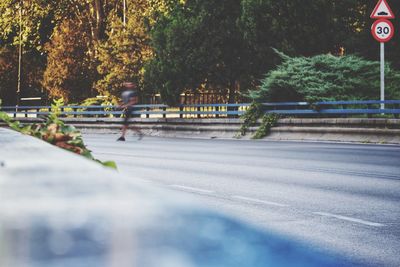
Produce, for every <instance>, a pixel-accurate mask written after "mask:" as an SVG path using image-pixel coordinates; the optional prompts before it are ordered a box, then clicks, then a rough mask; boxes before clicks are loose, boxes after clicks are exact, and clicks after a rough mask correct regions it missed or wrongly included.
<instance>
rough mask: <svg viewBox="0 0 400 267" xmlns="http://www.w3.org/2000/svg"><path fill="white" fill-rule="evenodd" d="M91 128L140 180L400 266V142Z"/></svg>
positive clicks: (301, 237)
mask: <svg viewBox="0 0 400 267" xmlns="http://www.w3.org/2000/svg"><path fill="white" fill-rule="evenodd" d="M116 138H117V136H116V135H111V134H103V135H102V134H86V135H84V140H85V142H86V143H87V144H88V146H89V148H90V149H91V150H93V152H94V155H95V156H96V157H97V158H99V159H102V160H115V161H116V162H117V165H118V168H119V171H120V172H121V173H124V174H125V175H127V176H129V177H131V178H132V179H144V180H145V181H148V182H149V183H153V184H154V185H155V186H161V187H165V188H168V189H170V190H176V191H181V192H185V193H187V194H191V195H192V196H193V197H195V198H197V199H198V200H199V201H201V202H202V203H203V204H204V205H206V206H208V207H210V208H212V209H216V210H218V211H220V212H224V213H226V214H229V215H234V216H235V217H237V218H239V219H241V220H243V221H246V222H248V223H250V224H253V225H256V226H258V227H261V228H264V229H269V230H273V231H276V232H278V233H281V234H283V235H286V236H288V237H290V238H292V239H295V240H298V241H301V242H304V243H306V244H309V245H311V246H312V247H316V248H319V249H323V250H327V251H330V252H334V253H338V254H340V255H343V256H344V257H346V258H350V259H352V260H355V261H357V262H360V263H361V265H365V266H394V267H395V266H396V267H398V266H400V205H399V204H400V203H399V201H400V146H383V145H382V146H381V145H356V144H333V143H310V142H304V143H301V142H266V141H239V140H217V139H213V140H200V139H169V138H153V137H145V138H144V139H142V140H140V141H139V140H137V138H136V137H133V136H128V138H127V141H126V142H116V141H115V140H116Z"/></svg>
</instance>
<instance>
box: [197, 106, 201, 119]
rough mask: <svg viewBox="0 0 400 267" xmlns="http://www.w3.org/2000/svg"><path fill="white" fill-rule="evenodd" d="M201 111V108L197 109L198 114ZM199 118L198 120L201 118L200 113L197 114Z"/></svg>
mask: <svg viewBox="0 0 400 267" xmlns="http://www.w3.org/2000/svg"><path fill="white" fill-rule="evenodd" d="M200 111H201V108H200V107H197V112H200ZM197 118H198V119H200V118H201V114H200V113H198V114H197Z"/></svg>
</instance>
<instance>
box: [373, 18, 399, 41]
mask: <svg viewBox="0 0 400 267" xmlns="http://www.w3.org/2000/svg"><path fill="white" fill-rule="evenodd" d="M371 33H372V36H373V37H374V38H375V40H377V41H378V42H381V43H386V42H388V41H390V39H392V37H393V35H394V26H393V24H392V23H391V22H390V21H389V20H387V19H380V20H377V21H375V22H374V24H372V28H371Z"/></svg>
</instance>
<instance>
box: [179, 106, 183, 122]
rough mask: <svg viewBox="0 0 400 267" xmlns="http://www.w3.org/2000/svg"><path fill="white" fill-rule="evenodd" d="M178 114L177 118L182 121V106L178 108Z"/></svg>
mask: <svg viewBox="0 0 400 267" xmlns="http://www.w3.org/2000/svg"><path fill="white" fill-rule="evenodd" d="M179 112H180V113H179V118H181V119H183V113H182V112H183V107H182V106H180V107H179Z"/></svg>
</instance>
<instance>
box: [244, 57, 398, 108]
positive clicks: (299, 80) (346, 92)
mask: <svg viewBox="0 0 400 267" xmlns="http://www.w3.org/2000/svg"><path fill="white" fill-rule="evenodd" d="M276 52H277V53H278V54H279V55H280V57H281V58H282V63H281V64H280V65H279V66H278V67H277V69H275V70H273V71H271V72H269V73H268V74H267V75H266V77H265V78H264V79H263V80H262V84H261V86H260V88H259V89H258V90H254V91H251V92H250V97H251V98H252V99H254V101H256V102H266V101H268V102H284V101H307V102H316V101H333V100H366V99H371V100H373V99H379V98H380V64H379V62H376V61H368V60H365V59H363V58H361V57H358V56H354V55H350V56H342V57H337V56H333V55H329V54H327V55H318V56H314V57H289V56H287V55H285V54H283V53H280V52H278V51H276ZM385 68H386V71H385V73H386V99H400V72H399V71H396V70H394V69H392V68H391V67H390V65H389V64H386V66H385Z"/></svg>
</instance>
